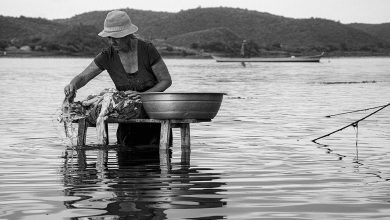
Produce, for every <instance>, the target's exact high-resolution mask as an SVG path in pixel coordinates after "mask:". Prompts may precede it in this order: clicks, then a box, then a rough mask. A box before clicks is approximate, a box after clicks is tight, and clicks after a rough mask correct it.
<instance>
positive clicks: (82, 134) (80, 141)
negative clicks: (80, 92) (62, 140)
mask: <svg viewBox="0 0 390 220" xmlns="http://www.w3.org/2000/svg"><path fill="white" fill-rule="evenodd" d="M87 129H88V124H87V120H86V119H85V118H81V119H79V127H78V132H77V145H79V146H84V145H85V140H86V137H87Z"/></svg>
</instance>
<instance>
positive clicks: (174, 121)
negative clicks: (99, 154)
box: [106, 118, 211, 123]
mask: <svg viewBox="0 0 390 220" xmlns="http://www.w3.org/2000/svg"><path fill="white" fill-rule="evenodd" d="M167 120H169V121H170V122H171V123H199V122H210V121H211V119H152V118H143V119H118V118H108V119H107V120H106V121H107V122H108V123H162V122H163V121H167Z"/></svg>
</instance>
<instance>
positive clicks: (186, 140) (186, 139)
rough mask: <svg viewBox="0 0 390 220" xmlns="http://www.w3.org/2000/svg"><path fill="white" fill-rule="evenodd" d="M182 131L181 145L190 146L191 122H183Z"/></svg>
mask: <svg viewBox="0 0 390 220" xmlns="http://www.w3.org/2000/svg"><path fill="white" fill-rule="evenodd" d="M180 133H181V146H182V147H183V146H186V147H190V145H191V140H190V124H189V123H183V124H181V126H180Z"/></svg>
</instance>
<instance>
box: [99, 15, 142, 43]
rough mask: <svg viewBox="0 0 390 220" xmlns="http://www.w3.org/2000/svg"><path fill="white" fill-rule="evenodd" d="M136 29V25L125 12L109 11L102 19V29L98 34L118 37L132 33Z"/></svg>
mask: <svg viewBox="0 0 390 220" xmlns="http://www.w3.org/2000/svg"><path fill="white" fill-rule="evenodd" d="M137 30H138V27H137V26H135V25H134V24H133V23H131V20H130V17H129V16H128V15H127V13H126V12H124V11H111V12H109V13H108V14H107V17H106V19H105V20H104V29H103V31H101V32H100V33H99V36H101V37H112V38H117V39H120V38H123V37H125V36H127V35H132V34H134V33H135V32H137Z"/></svg>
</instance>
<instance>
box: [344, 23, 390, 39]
mask: <svg viewBox="0 0 390 220" xmlns="http://www.w3.org/2000/svg"><path fill="white" fill-rule="evenodd" d="M348 26H350V27H353V28H355V29H358V30H361V31H364V32H366V33H368V34H370V35H373V36H376V37H378V38H380V39H382V40H384V41H386V42H388V43H390V23H383V24H362V23H352V24H349V25H348Z"/></svg>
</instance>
